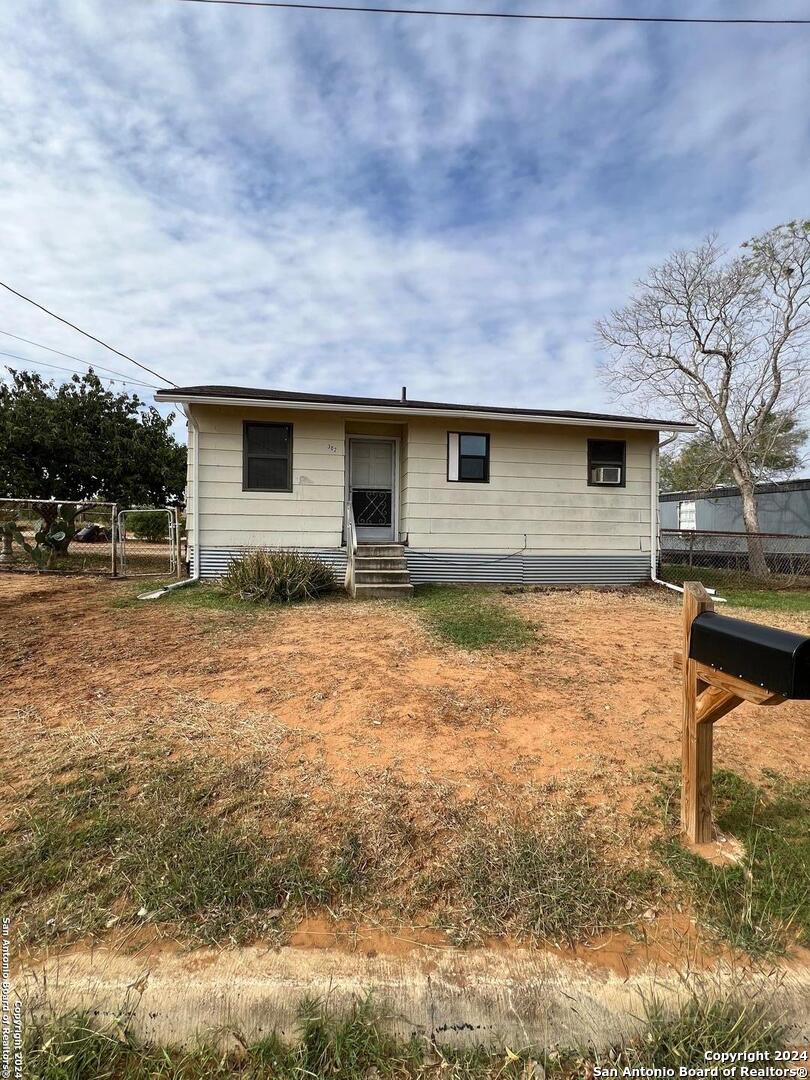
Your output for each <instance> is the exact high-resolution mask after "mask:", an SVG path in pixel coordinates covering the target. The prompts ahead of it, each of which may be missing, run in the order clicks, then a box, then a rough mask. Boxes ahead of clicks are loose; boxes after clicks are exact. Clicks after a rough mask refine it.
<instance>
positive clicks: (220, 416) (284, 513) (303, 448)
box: [192, 405, 345, 576]
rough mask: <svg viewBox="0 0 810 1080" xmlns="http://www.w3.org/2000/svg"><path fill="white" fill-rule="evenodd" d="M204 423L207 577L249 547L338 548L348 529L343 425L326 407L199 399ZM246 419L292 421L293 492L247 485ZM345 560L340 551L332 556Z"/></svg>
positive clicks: (202, 476) (203, 513)
mask: <svg viewBox="0 0 810 1080" xmlns="http://www.w3.org/2000/svg"><path fill="white" fill-rule="evenodd" d="M192 408H193V411H194V417H195V419H196V421H197V423H198V425H199V428H200V509H201V515H200V550H201V564H202V572H203V575H204V576H208V575H210V574H214V573H221V572H222V570H223V569H224V568H225V567H226V566H227V563H228V562H229V561H230V558H231V557H232V556H233V555H234V554H238V552H239V551H240V550H241V549H244V548H251V547H266V546H276V547H296V548H306V549H309V550H313V551H318V552H321V551H325V552H334V553H336V552H337V550H338V549H339V548H340V545H341V542H342V529H343V490H344V488H343V483H344V480H343V469H344V449H345V430H344V422H343V418H342V417H338V416H335V415H333V414H332V413H325V412H312V413H310V412H304V411H295V412H294V413H292V415H291V414H289V413H287V414H282V413H280V412H279V413H276V411H275V410H270V409H244V408H239V407H220V406H206V405H195V406H193V407H192ZM245 420H258V421H278V422H282V423H292V424H293V465H292V471H293V483H292V491H290V492H286V491H243V490H242V424H243V421H245ZM330 561H332V562H333V564H334V565H336V566H338V567H339V565H340V563H341V561H343V560H341V559H340V558H334V559H332V560H330Z"/></svg>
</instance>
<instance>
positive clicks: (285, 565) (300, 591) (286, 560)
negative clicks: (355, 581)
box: [221, 548, 337, 604]
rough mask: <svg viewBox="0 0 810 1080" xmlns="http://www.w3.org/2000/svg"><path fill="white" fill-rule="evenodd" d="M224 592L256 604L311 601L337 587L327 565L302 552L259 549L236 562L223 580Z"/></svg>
mask: <svg viewBox="0 0 810 1080" xmlns="http://www.w3.org/2000/svg"><path fill="white" fill-rule="evenodd" d="M221 586H222V589H223V591H224V592H226V593H227V594H228V595H229V596H238V597H239V599H240V600H250V601H251V602H253V603H259V602H265V603H271V602H273V601H280V602H281V603H285V604H289V603H292V602H293V601H295V600H311V599H313V598H314V597H316V596H321V595H322V594H323V593H327V592H331V591H332V590H333V589H334V588H336V586H337V582H336V580H335V575H334V574H333V573H332V571H331V570H330V569H329V567H328V566H326V565H325V564H324V563H322V562H320V561H319V560H318V559H313V558H312V557H311V556H310V555H304V554H302V553H301V552H299V551H288V550H285V549H283V548H277V549H274V550H268V549H264V548H259V549H257V550H255V551H248V552H247V553H246V554H245V556H244V558H242V559H234V561H233V562H232V563H231V564H230V566H229V567H228V569H227V571H226V572H225V575H224V577H223V578H222V581H221Z"/></svg>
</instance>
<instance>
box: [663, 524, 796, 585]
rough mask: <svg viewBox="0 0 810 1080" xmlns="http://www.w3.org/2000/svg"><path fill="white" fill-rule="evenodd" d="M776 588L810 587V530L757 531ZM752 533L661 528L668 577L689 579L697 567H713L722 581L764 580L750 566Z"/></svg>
mask: <svg viewBox="0 0 810 1080" xmlns="http://www.w3.org/2000/svg"><path fill="white" fill-rule="evenodd" d="M755 542H756V543H757V545H758V546H759V547H760V549H761V551H762V553H763V556H764V559H765V563H766V565H767V568H768V575H767V576H768V579H769V584H770V585H771V586H772V587H774V588H810V534H804V533H765V532H760V533H756V534H755ZM748 544H749V537H748V534H747V533H745V532H739V531H737V532H730V531H720V530H718V531H711V532H710V531H707V530H699V529H661V531H660V548H659V550H660V559H661V570H662V574H663V576H664V577H665V578H666V580H668V581H674V582H677V583H681V582H682V581H684V580H688V579H689V578H690V576H691V574H692V571H693V570H694V569H695V568H700V569H701V570H704V571H705V570H709V571H714V580H716V581H717V582H718V583H719V584H728V585H733V584H741V585H746V584H751V583H752V582H754V581H756V582H758V583H760V584H761V578H755V577H754V575H752V573H751V570H750V568H749V555H748Z"/></svg>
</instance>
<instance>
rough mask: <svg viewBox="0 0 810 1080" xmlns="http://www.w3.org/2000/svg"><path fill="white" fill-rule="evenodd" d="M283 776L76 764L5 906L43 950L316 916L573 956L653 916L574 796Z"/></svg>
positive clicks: (266, 929) (268, 770)
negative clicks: (489, 937) (547, 943)
mask: <svg viewBox="0 0 810 1080" xmlns="http://www.w3.org/2000/svg"><path fill="white" fill-rule="evenodd" d="M119 753H123V751H119ZM273 760H274V759H273V758H272V756H271V758H270V759H267V760H264V759H262V760H259V759H257V760H256V761H255V762H245V763H242V764H240V765H239V766H226V765H223V763H221V762H218V761H216V760H215V759H205V758H202V757H196V758H194V759H193V760H188V759H185V760H181V761H178V762H170V761H169V762H167V761H166V760H165V758H164V757H161V756H159V755H157V754H153V755H152V757H151V759H150V758H149V757H148V755H147V754H146V752H145V751H144V750H143V749H141V750H140V752H139V753H131V754H130V756H129V758H128V759H127V760H123V761H121V760H119V761H115V760H113V758H112V756H111V755H110V754H109V753H105V754H101V755H99V756H98V757H97V758H95V759H87V760H77V761H74V762H73V763H72V764H71V771H70V773H62V774H56V775H55V776H53V777H52V778H51V779H50V781H49V782H48V783H46V784H43V785H40V786H38V787H36V788H34V789H33V790H31V791H30V792H29V794H28V796H27V799H26V803H25V806H26V810H25V812H18V813H17V815H16V816H15V817H14V818H12V820H11V821H10V822H9V827H8V828H7V829H6V830H5V831H3V832H2V833H0V907H2V909H3V910H4V911H6V912H8V913H9V914H10V915H12V916H13V925H14V927H15V929H16V931H17V933H18V934H19V935H20V937H21V938H22V939H23V940H25V941H27V942H31V943H36V944H41V943H42V942H43V941H46V942H47V941H53V942H66V941H70V940H75V939H76V938H78V937H82V936H85V935H87V934H103V933H104V931H105V930H107V929H109V928H110V927H112V926H117V927H119V928H122V927H125V926H141V925H144V924H160V925H163V926H164V927H167V928H168V932H169V933H171V934H173V935H174V936H177V937H179V938H181V939H183V938H185V939H189V940H192V941H202V942H210V943H220V942H229V941H232V942H238V943H241V942H245V941H249V940H254V939H256V938H259V937H263V936H268V937H271V938H276V939H277V938H278V936H279V935H283V934H284V933H285V932H286V931H287V930H289V929H291V928H292V927H294V925H295V924H296V923H297V922H298V921H299V920H300V918H301V917H302V916H304V915H306V914H307V913H308V912H311V911H313V910H323V909H328V910H329V911H330V912H331V913H333V914H335V915H338V916H342V917H346V918H353V919H357V918H360V919H362V918H364V917H366V918H367V917H372V918H380V917H388V918H390V919H391V920H392V921H395V922H397V923H401V922H402V921H414V922H416V921H419V922H425V921H430V922H431V923H432V924H433V925H435V926H439V927H441V928H443V929H444V930H445V931H446V932H447V933H448V935H449V936H450V937H451V939H453V940H457V941H469V940H475V939H476V938H477V939H478V940H480V938H481V937H482V936H483V935H484V934H487V933H491V934H503V933H510V934H511V933H517V934H522V935H533V936H535V937H539V938H546V939H553V940H563V941H576V940H580V939H582V938H584V937H587V936H588V935H590V934H592V933H599V932H601V931H603V930H606V929H608V928H610V927H612V926H618V925H626V924H627V923H628V922H630V921H632V919H633V917H634V916H635V914H636V913H637V911H638V910H639V909H640V907H641V906H642V905H643V906H646V905H647V904H648V903H649V895H650V893H651V891H652V885H651V882H650V880H648V879H647V878H645V876H644V874H642V873H641V872H639V871H630V870H628V868H627V866H626V865H625V863H624V862H623V855H622V856H621V857H619V850H620V849H621V844H617V845H615V847H614V846H613V845H614V842H613V839H612V837H611V835H610V834H609V833H608V831H607V830H606V829H604V828H603V827H601V826H600V825H599V824H598V815H594V814H590V815H588V814H586V813H585V812H584V811H582V810H581V809H579V808H578V797H577V796H576V795H572V794H566V795H564V796H563V795H559V796H558V797H556V798H555V799H552V796H551V794H550V793H547V792H545V791H544V790H543V789H534V788H532V789H528V788H527V789H525V790H523V791H521V792H518V793H517V794H516V792H515V790H514V788H510V789H509V791H508V792H506V791H502V790H501V789H499V788H493V789H492V790H485V791H482V792H479V793H478V795H477V797H476V799H475V800H472V801H471V800H466V799H460V798H459V797H458V796H457V795H456V794H454V792H453V791H452V789H450V788H448V787H441V786H437V785H435V784H429V783H427V782H425V783H423V784H410V785H405V784H404V783H403V782H402V781H399V780H394V779H392V778H390V777H385V776H379V777H371V776H370V777H367V779H366V782H365V783H364V785H363V790H362V792H361V794H360V795H359V796H358V797H356V798H355V799H353V800H351V801H348V802H347V800H346V799H345V797H342V796H341V795H340V793H336V794H335V795H333V796H330V795H324V794H320V795H318V796H316V797H313V793H312V791H311V790H310V789H309V788H307V787H306V786H302V785H301V784H300V783H298V782H296V781H289V782H287V781H283V780H282V781H277V780H275V778H274V773H273V769H272V761H273ZM268 761H269V762H270V764H269V765H268ZM515 798H517V802H518V805H520V807H521V814H522V815H523V816H522V818H521V820H520V821H517V820H515V819H514V818H513V816H512V813H513V806H514V800H515Z"/></svg>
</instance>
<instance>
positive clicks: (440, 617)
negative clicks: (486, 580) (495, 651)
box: [411, 585, 536, 649]
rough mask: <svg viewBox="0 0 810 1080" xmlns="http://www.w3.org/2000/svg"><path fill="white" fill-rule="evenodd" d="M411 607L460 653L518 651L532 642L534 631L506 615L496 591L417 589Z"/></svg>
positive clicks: (522, 620) (514, 617) (466, 588)
mask: <svg viewBox="0 0 810 1080" xmlns="http://www.w3.org/2000/svg"><path fill="white" fill-rule="evenodd" d="M411 603H412V605H413V606H414V607H415V608H416V610H417V611H418V612H419V613H420V614H421V615H422V617H423V618H424V619H425V621H426V622H427V623H428V625H429V626H430V627H431V629H432V630H434V631H435V632H436V633H437V634H439V635H440V636H441V637H443V638H444V639H445V640H446V641H450V642H452V643H453V644H454V645H458V646H459V647H460V648H462V649H481V648H483V647H485V646H488V645H489V646H495V647H496V648H499V649H519V648H521V647H522V646H524V645H530V644H532V642H534V641H535V640H536V638H535V631H534V627H533V626H532V625H531V624H530V623H528V622H526V621H525V620H524V619H521V618H520V616H519V615H515V614H514V613H513V612H511V611H509V609H508V608H507V607H506V605H505V604H504V603H503V601H502V599H501V598H500V593H499V590H496V589H484V588H469V587H466V586H455V585H420V586H419V587H418V588H417V589H416V590H415V592H414V596H413V600H412V601H411Z"/></svg>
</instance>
